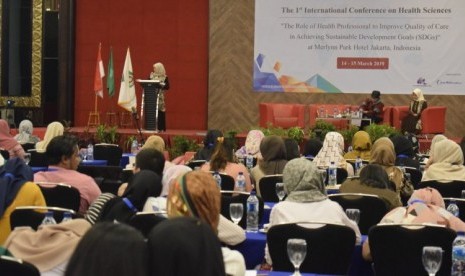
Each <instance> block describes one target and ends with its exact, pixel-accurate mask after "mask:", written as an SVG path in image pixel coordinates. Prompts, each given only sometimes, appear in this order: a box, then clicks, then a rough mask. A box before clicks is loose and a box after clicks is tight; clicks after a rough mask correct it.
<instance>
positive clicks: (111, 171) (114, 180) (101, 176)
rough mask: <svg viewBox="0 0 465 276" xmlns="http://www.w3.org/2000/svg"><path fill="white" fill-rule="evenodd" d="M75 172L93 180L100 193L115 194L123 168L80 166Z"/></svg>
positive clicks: (120, 182)
mask: <svg viewBox="0 0 465 276" xmlns="http://www.w3.org/2000/svg"><path fill="white" fill-rule="evenodd" d="M77 171H78V172H80V173H83V174H87V175H88V176H90V177H92V178H94V180H95V182H96V183H97V185H98V186H99V187H100V190H101V191H102V193H112V194H115V195H116V194H117V193H118V188H119V186H120V185H121V184H122V183H123V182H122V181H121V179H122V174H123V168H121V167H120V166H81V165H79V166H78V168H77Z"/></svg>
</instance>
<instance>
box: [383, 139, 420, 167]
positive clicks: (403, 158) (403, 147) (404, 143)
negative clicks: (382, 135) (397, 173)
mask: <svg viewBox="0 0 465 276" xmlns="http://www.w3.org/2000/svg"><path fill="white" fill-rule="evenodd" d="M390 139H391V141H392V143H393V144H394V150H395V152H396V162H395V165H396V166H400V167H412V168H415V169H417V170H419V169H420V162H418V160H417V159H415V153H414V152H413V145H412V143H411V142H410V140H409V139H407V137H405V136H404V135H396V136H394V137H391V138H390Z"/></svg>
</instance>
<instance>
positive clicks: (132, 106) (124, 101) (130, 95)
mask: <svg viewBox="0 0 465 276" xmlns="http://www.w3.org/2000/svg"><path fill="white" fill-rule="evenodd" d="M118 105H120V106H121V107H122V108H124V109H126V110H127V111H131V112H134V110H137V98H136V87H135V86H134V73H133V71H132V62H131V53H130V52H129V48H128V51H127V53H126V60H125V61H124V68H123V75H122V77H121V86H120V88H119V97H118Z"/></svg>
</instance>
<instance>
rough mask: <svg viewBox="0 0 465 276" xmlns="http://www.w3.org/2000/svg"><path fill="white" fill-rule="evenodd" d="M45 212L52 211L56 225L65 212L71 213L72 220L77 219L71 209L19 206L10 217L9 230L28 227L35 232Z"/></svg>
mask: <svg viewBox="0 0 465 276" xmlns="http://www.w3.org/2000/svg"><path fill="white" fill-rule="evenodd" d="M46 211H53V217H54V218H55V220H56V222H57V223H59V222H61V220H62V219H63V214H64V213H65V212H69V213H71V215H72V217H73V218H76V217H77V215H76V212H74V210H71V209H65V208H59V207H49V206H46V207H43V206H19V207H16V208H15V209H14V210H13V212H12V213H11V215H10V227H11V230H13V229H15V227H18V226H29V227H31V228H32V229H34V230H37V228H38V227H39V225H40V224H42V220H43V219H44V217H45V212H46Z"/></svg>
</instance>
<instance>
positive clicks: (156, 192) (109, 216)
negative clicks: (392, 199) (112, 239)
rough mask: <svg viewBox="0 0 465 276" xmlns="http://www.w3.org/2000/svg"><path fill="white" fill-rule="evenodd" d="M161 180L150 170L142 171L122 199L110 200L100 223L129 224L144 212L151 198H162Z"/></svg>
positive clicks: (103, 210) (102, 213)
mask: <svg viewBox="0 0 465 276" xmlns="http://www.w3.org/2000/svg"><path fill="white" fill-rule="evenodd" d="M160 193H161V178H160V176H159V175H157V174H156V173H154V172H153V171H150V170H142V171H139V172H138V173H136V174H135V175H134V178H133V179H132V181H131V182H130V183H129V185H128V187H127V189H126V191H125V192H124V194H123V195H122V196H121V197H115V198H112V199H110V200H109V201H108V202H107V203H105V205H104V206H103V208H102V211H101V213H100V215H99V219H98V220H99V221H115V220H116V221H118V222H125V223H128V222H129V220H130V219H131V218H132V217H133V216H134V215H135V214H136V213H137V212H140V211H142V209H143V207H144V204H145V202H146V201H147V199H148V198H149V197H157V196H160Z"/></svg>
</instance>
